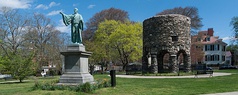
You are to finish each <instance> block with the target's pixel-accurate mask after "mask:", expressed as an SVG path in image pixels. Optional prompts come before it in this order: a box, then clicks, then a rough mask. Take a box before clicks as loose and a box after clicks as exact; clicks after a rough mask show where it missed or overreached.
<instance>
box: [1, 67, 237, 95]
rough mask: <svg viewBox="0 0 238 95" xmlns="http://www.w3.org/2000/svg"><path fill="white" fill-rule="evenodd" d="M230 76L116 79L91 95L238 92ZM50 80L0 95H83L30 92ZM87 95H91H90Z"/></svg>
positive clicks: (4, 87) (7, 88)
mask: <svg viewBox="0 0 238 95" xmlns="http://www.w3.org/2000/svg"><path fill="white" fill-rule="evenodd" d="M222 72H232V73H234V74H233V75H230V76H221V77H212V78H190V79H189V78H188V79H128V78H117V80H116V81H117V84H116V87H115V88H112V87H108V88H102V89H98V90H96V91H95V92H93V93H91V94H92V95H191V94H192V95H198V94H207V93H220V92H231V91H238V81H237V79H238V74H237V72H238V71H235V70H224V71H222ZM94 78H95V79H110V77H109V76H108V75H107V74H103V75H101V74H98V75H94ZM56 79H59V77H52V78H31V79H28V80H30V81H26V82H25V83H8V84H0V95H77V94H80V95H83V94H87V93H77V92H73V91H67V90H61V91H60V90H55V91H46V90H32V89H31V87H33V85H34V81H35V80H37V81H52V80H56ZM89 95H90V94H89Z"/></svg>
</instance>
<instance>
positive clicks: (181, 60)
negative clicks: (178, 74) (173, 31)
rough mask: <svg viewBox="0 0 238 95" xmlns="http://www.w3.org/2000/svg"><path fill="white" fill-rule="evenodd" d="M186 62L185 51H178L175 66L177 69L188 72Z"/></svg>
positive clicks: (186, 55)
mask: <svg viewBox="0 0 238 95" xmlns="http://www.w3.org/2000/svg"><path fill="white" fill-rule="evenodd" d="M188 60H189V56H188V54H187V53H186V51H185V50H179V51H178V53H177V64H178V69H179V70H182V71H188V67H189V66H188V65H189V63H188Z"/></svg>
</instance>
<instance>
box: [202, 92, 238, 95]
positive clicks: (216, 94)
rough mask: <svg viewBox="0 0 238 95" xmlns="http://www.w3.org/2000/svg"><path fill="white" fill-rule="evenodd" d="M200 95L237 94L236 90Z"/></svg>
mask: <svg viewBox="0 0 238 95" xmlns="http://www.w3.org/2000/svg"><path fill="white" fill-rule="evenodd" d="M202 95H238V92H225V93H214V94H202Z"/></svg>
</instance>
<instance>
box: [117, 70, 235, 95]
mask: <svg viewBox="0 0 238 95" xmlns="http://www.w3.org/2000/svg"><path fill="white" fill-rule="evenodd" d="M228 75H231V73H217V72H214V73H213V76H210V74H203V75H198V76H195V75H189V76H135V75H116V77H121V78H209V77H216V76H228ZM237 95H238V94H237Z"/></svg>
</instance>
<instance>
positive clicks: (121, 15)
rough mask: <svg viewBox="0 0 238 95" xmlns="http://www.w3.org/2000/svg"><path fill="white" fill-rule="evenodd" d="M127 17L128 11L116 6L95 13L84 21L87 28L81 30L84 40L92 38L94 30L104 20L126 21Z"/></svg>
mask: <svg viewBox="0 0 238 95" xmlns="http://www.w3.org/2000/svg"><path fill="white" fill-rule="evenodd" d="M128 19H129V15H128V12H126V11H124V10H120V9H116V8H109V9H106V10H102V11H100V12H98V13H96V14H95V15H94V16H93V17H92V18H90V19H89V21H88V22H86V26H87V30H86V31H85V32H83V37H84V39H86V40H89V39H92V38H93V36H94V32H95V31H96V30H97V29H98V25H99V24H100V23H101V22H103V21H105V20H116V21H122V22H124V21H126V20H128Z"/></svg>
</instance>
